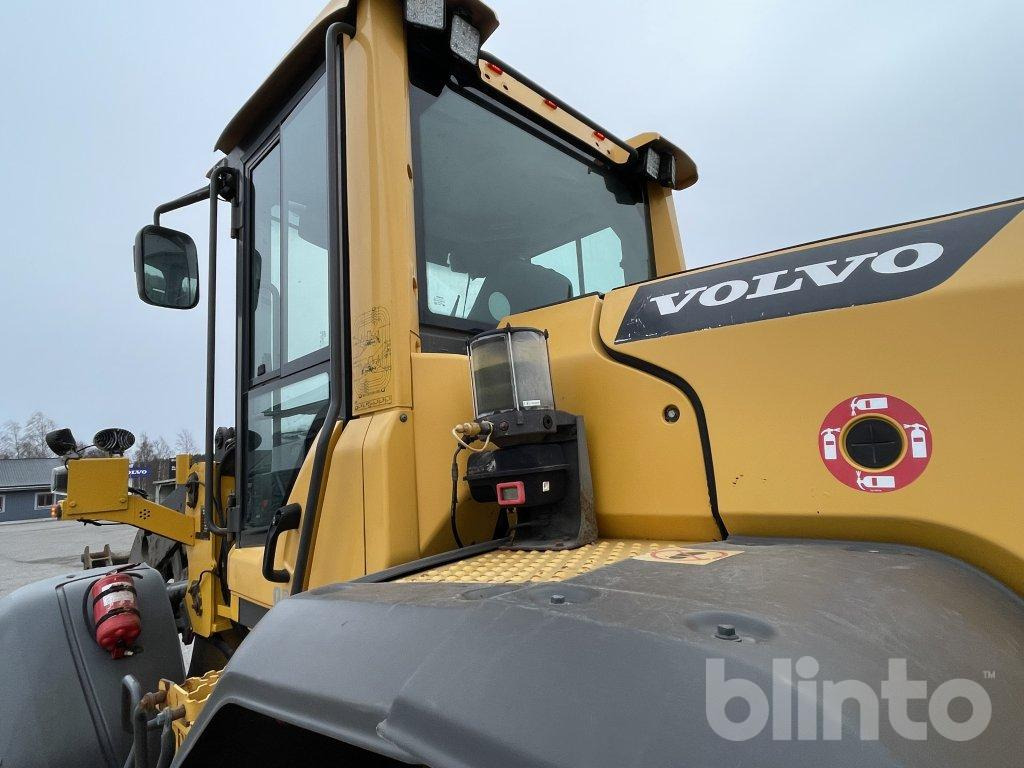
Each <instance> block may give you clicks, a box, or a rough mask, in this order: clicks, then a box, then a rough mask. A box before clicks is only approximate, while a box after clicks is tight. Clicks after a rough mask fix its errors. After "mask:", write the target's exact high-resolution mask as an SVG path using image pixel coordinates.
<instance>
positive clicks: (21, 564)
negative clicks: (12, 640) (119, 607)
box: [0, 520, 135, 597]
mask: <svg viewBox="0 0 1024 768" xmlns="http://www.w3.org/2000/svg"><path fill="white" fill-rule="evenodd" d="M134 540H135V528H133V527H132V526H130V525H104V526H100V527H96V526H95V525H83V524H82V523H79V522H77V521H74V520H32V521H29V522H24V523H22V522H17V523H3V524H0V597H3V596H4V595H6V594H9V593H11V592H13V591H14V590H16V589H17V588H18V587H21V586H24V585H25V584H30V583H31V582H33V581H39V579H46V578H50V577H51V576H60V575H62V574H69V573H74V572H76V571H80V570H82V551H83V550H84V549H85V548H86V546H88V547H89V549H90V550H92V551H93V552H97V551H102V550H103V545H104V544H109V545H110V548H111V550H113V551H114V552H128V551H129V550H130V549H131V548H132V542H133V541H134Z"/></svg>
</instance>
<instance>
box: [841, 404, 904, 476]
mask: <svg viewBox="0 0 1024 768" xmlns="http://www.w3.org/2000/svg"><path fill="white" fill-rule="evenodd" d="M902 451H903V432H902V431H901V430H900V429H898V428H897V427H896V426H895V425H893V424H892V423H891V422H888V421H886V420H885V419H878V418H871V417H869V418H866V419H861V420H860V421H858V422H857V423H855V424H854V425H853V426H852V427H850V428H849V429H848V430H847V432H846V452H847V453H848V454H849V456H850V458H851V459H852V460H853V462H854V463H855V464H860V466H862V467H867V468H868V469H881V468H882V467H887V466H889V465H890V464H892V463H893V462H894V461H896V459H898V458H899V456H900V453H901V452H902Z"/></svg>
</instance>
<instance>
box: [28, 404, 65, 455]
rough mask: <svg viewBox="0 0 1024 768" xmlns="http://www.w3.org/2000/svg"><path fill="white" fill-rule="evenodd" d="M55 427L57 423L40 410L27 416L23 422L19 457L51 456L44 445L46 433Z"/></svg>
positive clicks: (51, 453)
mask: <svg viewBox="0 0 1024 768" xmlns="http://www.w3.org/2000/svg"><path fill="white" fill-rule="evenodd" d="M56 428H57V423H56V422H55V421H54V420H53V419H51V418H50V417H49V416H47V415H46V414H45V413H43V412H42V411H36V412H35V413H33V414H32V415H31V416H29V417H28V421H26V422H25V431H24V436H23V438H22V442H23V444H24V447H23V448H22V450H21V458H24V459H43V458H46V457H48V456H52V455H53V452H52V451H51V450H50V448H49V446H47V445H46V433H47V432H52V431H53V430H55V429H56Z"/></svg>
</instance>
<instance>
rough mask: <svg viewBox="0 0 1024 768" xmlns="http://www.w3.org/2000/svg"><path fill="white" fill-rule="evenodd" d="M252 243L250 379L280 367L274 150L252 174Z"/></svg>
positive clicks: (277, 154) (278, 223)
mask: <svg viewBox="0 0 1024 768" xmlns="http://www.w3.org/2000/svg"><path fill="white" fill-rule="evenodd" d="M252 191H253V242H252V258H251V264H250V270H251V288H252V291H251V296H250V299H249V302H250V304H249V306H250V326H249V327H250V329H251V330H250V339H251V348H250V355H251V357H250V359H251V361H252V374H253V377H257V376H263V375H265V374H267V373H270V372H272V371H276V370H277V369H278V368H280V366H281V351H280V330H281V152H280V150H279V149H278V147H274V149H273V150H272V151H271V152H270V153H269V154H268V155H267V156H266V157H264V158H263V160H261V161H260V164H259V165H257V166H256V168H255V169H254V170H253V172H252Z"/></svg>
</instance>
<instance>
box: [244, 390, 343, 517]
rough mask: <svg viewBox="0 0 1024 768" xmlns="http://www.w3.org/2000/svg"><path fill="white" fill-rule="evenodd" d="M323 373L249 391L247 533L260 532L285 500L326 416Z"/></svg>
mask: <svg viewBox="0 0 1024 768" xmlns="http://www.w3.org/2000/svg"><path fill="white" fill-rule="evenodd" d="M329 395H330V390H329V383H328V375H327V373H326V372H324V373H319V374H316V375H314V376H311V377H309V378H307V379H302V380H301V381H297V382H295V383H294V384H288V385H286V386H283V387H276V386H272V385H271V386H268V387H263V388H260V389H259V390H256V391H254V392H250V393H249V413H248V422H249V435H248V440H249V442H248V445H247V452H246V462H245V468H246V472H245V493H246V497H245V521H244V525H245V528H246V529H247V530H252V529H263V528H266V527H267V526H269V525H270V521H271V520H272V519H273V517H274V513H275V512H277V510H278V509H280V508H281V507H282V506H284V504H285V502H286V500H287V499H288V494H289V493H291V489H292V485H293V484H294V483H295V477H296V476H297V475H298V474H299V467H301V466H302V462H303V459H305V457H306V454H307V453H308V452H309V449H310V447H311V446H312V445H313V442H314V440H316V436H317V434H318V433H319V432H320V428H321V427H322V426H323V424H324V418H325V417H326V415H327V405H328V400H329Z"/></svg>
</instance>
